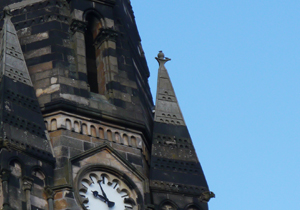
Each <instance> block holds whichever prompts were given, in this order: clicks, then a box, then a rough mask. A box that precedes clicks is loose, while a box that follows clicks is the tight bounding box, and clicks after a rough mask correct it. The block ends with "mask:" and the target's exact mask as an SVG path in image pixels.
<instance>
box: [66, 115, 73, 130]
mask: <svg viewBox="0 0 300 210" xmlns="http://www.w3.org/2000/svg"><path fill="white" fill-rule="evenodd" d="M66 129H67V130H72V122H71V120H70V119H69V118H67V119H66Z"/></svg>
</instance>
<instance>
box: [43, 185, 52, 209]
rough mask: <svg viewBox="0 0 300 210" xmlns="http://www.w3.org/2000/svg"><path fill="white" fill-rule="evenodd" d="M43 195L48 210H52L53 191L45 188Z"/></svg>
mask: <svg viewBox="0 0 300 210" xmlns="http://www.w3.org/2000/svg"><path fill="white" fill-rule="evenodd" d="M45 194H46V196H47V201H48V210H54V201H53V199H54V191H53V190H52V189H51V188H50V187H45Z"/></svg>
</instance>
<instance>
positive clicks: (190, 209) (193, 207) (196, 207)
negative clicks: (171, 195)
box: [185, 204, 201, 210]
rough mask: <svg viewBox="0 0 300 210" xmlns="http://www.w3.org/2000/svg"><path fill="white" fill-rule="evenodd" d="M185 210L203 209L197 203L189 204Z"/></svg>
mask: <svg viewBox="0 0 300 210" xmlns="http://www.w3.org/2000/svg"><path fill="white" fill-rule="evenodd" d="M185 210H201V208H200V207H199V206H197V205H196V204H188V205H187V207H186V208H185Z"/></svg>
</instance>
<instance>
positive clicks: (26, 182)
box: [22, 176, 33, 191]
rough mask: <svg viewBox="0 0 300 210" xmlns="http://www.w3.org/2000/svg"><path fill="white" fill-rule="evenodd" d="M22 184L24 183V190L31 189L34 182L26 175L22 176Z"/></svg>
mask: <svg viewBox="0 0 300 210" xmlns="http://www.w3.org/2000/svg"><path fill="white" fill-rule="evenodd" d="M22 184H23V185H22V188H23V190H24V191H26V190H31V188H32V184H33V179H32V178H30V177H27V176H24V177H23V178H22Z"/></svg>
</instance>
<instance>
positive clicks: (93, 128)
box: [90, 125, 97, 137]
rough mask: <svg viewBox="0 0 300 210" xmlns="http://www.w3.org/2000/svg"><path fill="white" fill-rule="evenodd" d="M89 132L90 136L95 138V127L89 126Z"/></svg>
mask: <svg viewBox="0 0 300 210" xmlns="http://www.w3.org/2000/svg"><path fill="white" fill-rule="evenodd" d="M90 130H91V136H92V137H97V131H96V128H95V126H93V125H91V128H90Z"/></svg>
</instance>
